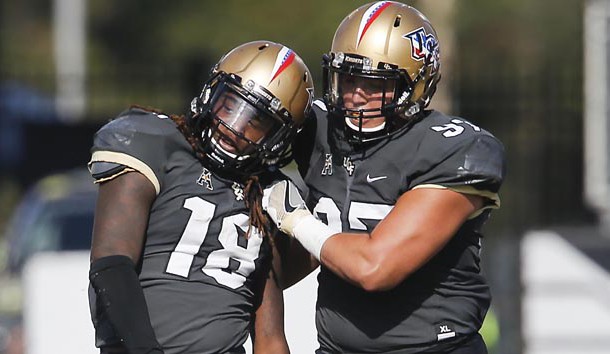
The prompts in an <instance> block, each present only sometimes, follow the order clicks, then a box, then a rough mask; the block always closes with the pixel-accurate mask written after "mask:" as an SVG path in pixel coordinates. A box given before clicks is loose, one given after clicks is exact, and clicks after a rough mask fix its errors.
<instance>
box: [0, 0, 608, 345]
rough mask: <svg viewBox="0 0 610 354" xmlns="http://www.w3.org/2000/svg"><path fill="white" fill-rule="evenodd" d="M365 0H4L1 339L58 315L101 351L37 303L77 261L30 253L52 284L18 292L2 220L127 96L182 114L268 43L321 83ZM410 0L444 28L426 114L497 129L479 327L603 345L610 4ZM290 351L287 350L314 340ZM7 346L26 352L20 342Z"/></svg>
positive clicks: (518, 338)
mask: <svg viewBox="0 0 610 354" xmlns="http://www.w3.org/2000/svg"><path fill="white" fill-rule="evenodd" d="M366 2H367V1H353V0H352V1H348V0H335V1H326V0H309V1H297V0H292V1H288V0H284V1H280V0H261V1H255V2H245V1H239V0H224V1H218V2H216V1H215V2H212V1H199V2H195V1H173V2H168V1H160V0H149V1H146V2H144V1H118V0H106V1H82V0H51V1H32V0H22V1H2V2H1V3H0V240H1V241H2V243H1V244H2V246H0V251H1V252H0V254H1V255H2V256H0V261H2V262H1V263H2V264H6V266H3V268H4V269H3V273H4V274H5V275H6V276H4V277H2V278H0V290H1V291H0V320H2V319H5V323H6V325H5V327H4V329H3V327H1V326H0V344H2V345H6V344H7V343H9V344H10V343H12V344H11V345H13V346H15V344H14V343H15V338H17V337H19V335H20V332H19V331H17V330H12V331H11V328H13V329H14V328H15V326H12V324H14V323H17V322H18V321H19V320H14V319H11V318H14V317H20V316H21V309H22V308H23V310H24V313H25V314H26V315H25V317H24V318H25V320H26V322H25V328H26V329H28V328H32V331H34V330H35V328H38V327H36V326H38V324H33V323H29V324H28V322H27V320H28V319H30V320H31V321H34V320H36V319H37V318H40V317H45V316H46V318H49V316H53V321H49V322H50V323H56V325H59V326H62V325H65V328H68V329H69V330H68V331H66V330H64V331H63V332H61V334H59V335H57V336H59V337H60V338H56V339H57V340H61V341H58V342H57V343H64V344H65V343H69V342H78V343H81V342H84V343H85V345H91V346H92V343H93V338H90V333H91V328H90V327H91V325H90V322H89V321H88V319H87V317H86V316H85V315H83V316H80V317H78V318H77V319H74V318H65V317H55V316H61V315H57V314H49V313H48V312H44V311H43V310H44V309H45V307H48V306H47V305H48V304H47V305H45V303H44V302H43V303H39V302H37V301H39V299H37V298H36V297H35V296H34V295H35V294H38V293H40V290H39V285H37V284H39V283H41V282H42V281H37V280H36V279H46V280H47V283H48V284H45V286H46V287H47V288H45V289H49V288H48V287H49V286H51V287H52V286H53V284H57V282H53V281H50V282H49V281H48V279H49V277H51V278H52V277H57V279H62V283H61V284H62V287H60V288H59V291H57V293H56V294H55V293H54V292H53V291H50V292H48V293H47V294H55V295H56V297H54V298H59V299H61V298H62V296H63V297H64V298H69V299H72V296H74V294H73V293H71V294H68V293H67V292H68V291H69V290H68V289H70V287H69V283H70V282H69V281H67V283H66V277H67V278H69V277H70V276H69V275H67V274H65V272H66V271H67V270H66V269H74V268H75V267H76V268H78V272H76V273H73V274H78V277H83V278H85V279H84V280H85V281H86V267H87V264H86V262H85V263H82V262H81V263H78V262H79V261H76V262H74V263H68V262H71V260H70V258H69V257H62V259H63V260H64V261H65V262H64V263H61V262H59V263H58V262H57V260H54V261H51V263H52V264H55V266H56V267H57V268H56V269H58V271H57V274H55V275H53V273H50V274H49V272H48V270H49V269H54V268H52V266H50V265H49V264H48V263H45V262H48V261H49V259H47V258H45V259H42V260H41V259H38V260H37V261H36V262H33V263H34V264H33V265H31V266H30V267H29V268H28V269H30V270H32V272H34V271H35V270H36V269H44V270H47V272H46V273H44V274H43V275H44V276H43V275H41V273H32V274H31V275H28V276H27V279H24V282H23V285H18V286H16V287H14V286H12V285H10V284H13V283H10V282H9V280H7V279H8V278H15V277H17V278H19V277H21V276H25V275H24V274H23V273H15V272H11V269H10V265H9V263H10V262H9V261H8V260H9V258H10V257H9V254H10V251H11V249H10V248H11V247H15V246H14V245H12V244H10V243H9V242H8V241H9V237H15V236H8V235H9V234H10V233H11V232H14V226H10V227H9V225H14V221H11V218H12V217H13V216H14V214H15V211H16V210H18V209H19V208H17V206H18V205H20V203H22V202H23V198H25V196H26V195H28V193H26V192H27V191H30V192H31V189H32V188H33V187H34V186H35V183H36V182H37V181H39V180H40V179H41V178H42V177H44V176H47V175H49V174H52V173H62V172H64V171H66V170H71V169H74V168H82V167H84V166H85V165H86V162H87V161H88V157H89V147H90V145H91V141H92V134H93V133H94V132H95V130H96V129H97V128H99V127H100V126H101V125H102V124H104V123H105V122H106V121H107V120H108V119H110V118H112V117H114V116H115V115H116V114H117V113H118V112H120V111H122V110H123V109H125V108H126V107H128V106H129V105H131V104H141V105H146V106H154V107H157V108H161V109H163V110H165V111H166V112H172V113H181V112H184V111H185V109H186V108H187V107H188V103H189V102H190V99H191V97H193V96H194V95H195V94H197V93H198V89H199V87H200V85H201V83H202V82H203V80H204V78H205V77H206V76H207V72H208V70H209V68H210V67H211V65H212V64H213V63H215V62H216V61H217V60H218V59H219V58H220V56H221V55H222V54H223V53H224V52H226V51H227V50H229V49H231V48H233V47H234V46H236V45H238V44H240V43H242V42H246V41H250V40H256V39H269V40H274V41H277V42H280V43H284V44H286V45H288V46H290V47H292V48H293V49H295V50H296V51H297V52H298V53H299V54H300V55H301V56H302V57H303V58H304V60H305V61H306V62H307V64H308V65H309V67H310V69H311V70H312V73H313V74H314V78H315V80H316V87H317V88H319V87H321V69H320V66H319V63H320V60H321V54H322V53H324V52H326V51H327V50H328V49H329V47H330V42H331V40H332V35H333V33H334V30H335V28H336V26H337V25H338V24H339V22H340V21H341V19H342V18H343V17H344V16H345V15H346V14H347V13H349V12H350V11H351V10H353V9H354V8H356V7H357V6H359V5H361V4H364V3H366ZM405 3H408V4H411V5H414V6H415V7H417V8H418V9H420V10H421V11H422V12H424V13H425V14H426V15H427V16H428V17H429V18H430V20H431V21H432V23H433V24H434V25H435V27H436V29H437V32H438V34H439V37H440V43H441V58H442V59H441V60H442V63H443V68H442V71H443V79H442V81H441V83H440V88H439V92H438V94H437V96H436V97H435V99H434V100H433V107H435V108H439V109H441V110H444V111H445V112H447V113H451V114H455V115H459V116H462V117H464V118H467V119H469V120H471V121H473V122H474V123H476V124H479V125H481V126H483V127H485V128H486V129H488V130H490V131H492V132H493V133H494V134H495V135H496V136H497V137H499V138H500V139H501V140H502V141H503V142H504V144H505V146H506V149H507V153H508V167H509V169H508V177H507V180H506V183H505V185H504V187H503V190H502V192H501V197H502V203H503V206H502V209H500V210H499V211H498V212H496V213H495V215H494V216H493V217H492V219H491V221H490V223H489V224H488V225H487V230H486V238H485V239H484V241H483V247H484V251H483V257H484V260H483V261H484V268H485V272H486V274H487V276H488V278H489V279H490V283H491V286H492V292H493V295H494V301H493V307H492V311H493V312H492V313H491V314H490V316H488V321H487V323H486V325H485V328H484V334H485V336H486V338H487V341H488V344H489V346H490V352H492V353H495V354H500V353H501V354H519V353H526V354H543V353H544V354H546V353H563V354H567V353H575V354H576V353H578V354H586V353H590V354H593V353H596V354H597V353H607V352H608V350H609V349H608V348H610V326H608V324H609V323H610V303H609V302H608V299H609V298H610V280H609V279H610V278H609V275H608V274H609V273H608V272H609V269H610V234H609V232H608V225H609V220H610V218H609V217H608V210H609V208H610V203H609V202H610V198H609V197H610V184H609V181H610V175H609V171H610V164H609V163H608V152H609V148H608V139H607V134H608V132H610V129H609V127H610V126H608V121H609V120H610V109H609V106H608V104H609V103H608V102H610V99H609V98H610V95H609V92H610V91H609V87H610V84H609V78H610V70H609V69H610V1H608V0H563V1H561V2H557V1H552V0H537V1H530V0H496V1H486V0H468V1H457V0H419V1H405ZM317 93H318V95H319V94H320V91H319V90H318V91H317ZM70 183H71V182H70ZM51 184H53V183H51ZM60 184H61V183H60ZM46 185H49V183H46ZM47 188H50V189H52V191H51V192H48V193H51V194H53V195H55V196H56V193H54V192H53V191H56V189H57V188H59V190H61V191H64V192H62V193H68V192H66V191H65V189H62V188H64V187H57V185H56V184H55V187H47ZM60 194H61V193H60ZM32 208H33V207H32ZM30 222H33V221H30ZM68 229H72V230H80V229H78V227H74V228H70V227H68ZM82 237H83V238H85V239H86V238H89V237H90V234H89V233H87V232H82ZM9 244H10V245H11V246H9ZM56 248H61V247H59V246H56ZM46 249H48V250H53V247H51V246H48V247H47V248H46ZM37 250H45V247H43V246H41V247H39V249H37ZM54 262H55V263H54ZM67 264H69V266H66V265H67ZM43 265H44V266H43ZM80 281H81V282H82V279H81V280H80ZM64 283H66V284H68V285H66V284H64ZM79 284H81V283H79ZM79 286H80V288H79V287H78V286H77V287H75V288H76V289H77V291H79V293H78V294H77V295H78V296H81V295H82V296H81V297H82V298H83V299H84V298H85V297H86V289H83V286H82V285H79ZM300 286H301V287H305V286H307V287H308V288H306V289H305V290H303V291H304V292H305V293H306V294H307V295H306V296H307V301H308V302H307V304H308V306H311V310H312V311H313V307H312V306H313V305H312V303H311V302H310V301H311V299H310V298H311V297H313V296H314V295H313V294H314V293H315V290H314V289H311V287H314V286H315V282H308V283H306V284H305V283H304V284H301V285H300ZM22 288H23V289H24V290H25V291H26V292H25V293H23V292H22V291H21V289H22ZM297 290H298V289H297ZM27 291H30V293H27ZM289 291H291V292H290V293H287V295H288V298H287V304H288V306H289V308H288V309H287V316H288V318H287V322H289V321H294V320H295V317H298V316H306V317H307V316H310V317H311V318H313V313H308V314H302V313H298V314H297V313H296V312H291V311H292V310H291V308H290V306H293V304H294V306H296V307H299V303H301V304H302V302H301V300H299V298H296V297H290V296H293V295H292V294H295V293H296V292H297V291H296V290H289ZM62 294H63V295H62ZM55 295H54V296H55ZM294 296H297V295H294ZM299 296H302V295H299ZM28 309H29V310H28ZM34 309H35V310H34ZM39 310H40V311H41V313H42V315H40V316H37V314H38V312H37V311H39ZM80 310H83V308H81V307H78V308H77V309H76V308H75V309H74V311H80ZM291 316H292V317H291ZM7 318H8V319H7ZM309 320H310V318H309V317H307V321H309ZM15 321H17V322H15ZM62 321H63V323H62ZM68 321H70V323H67V322H68ZM11 326H12V327H11ZM28 326H30V327H28ZM51 326H52V325H51ZM287 330H288V331H290V333H289V335H290V336H291V337H290V338H289V340H292V338H297V339H298V338H299V333H298V331H297V330H296V329H295V330H294V332H292V331H293V328H292V327H291V325H287ZM44 331H45V330H44V325H43V327H42V329H41V330H40V332H44ZM305 332H307V333H306V334H304V333H305ZM37 333H38V332H37ZM306 336H312V334H311V332H308V331H307V330H303V332H302V335H301V336H300V338H301V339H302V338H303V337H306ZM22 338H25V340H24V341H23V344H24V346H25V353H29V354H34V353H50V352H53V353H54V352H62V353H67V354H70V353H69V351H68V350H67V349H66V348H68V347H66V348H64V349H57V350H54V349H49V347H46V348H45V349H43V351H36V350H38V349H36V348H38V347H39V346H40V343H39V342H37V341H41V340H42V339H41V338H38V337H36V336H34V335H28V334H27V331H26V332H24V334H23V337H22ZM75 338H78V340H75ZM307 338H308V339H309V338H312V339H311V340H314V339H315V337H307ZM297 339H294V340H295V341H296V340H297ZM292 343H293V348H292V349H293V352H294V353H299V352H301V351H302V352H307V351H305V350H304V349H303V348H305V347H308V348H309V347H312V348H313V347H314V346H315V343H310V344H300V343H297V342H292ZM295 343H296V344H295ZM3 350H4V353H6V354H23V350H22V348H16V349H15V347H13V348H12V349H7V348H2V349H0V353H3ZM44 350H46V351H44ZM300 350H301V351H300ZM309 352H311V351H309ZM74 353H83V351H74Z"/></svg>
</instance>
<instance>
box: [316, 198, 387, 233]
mask: <svg viewBox="0 0 610 354" xmlns="http://www.w3.org/2000/svg"><path fill="white" fill-rule="evenodd" d="M392 208H393V206H392V205H387V204H373V203H361V202H351V203H350V206H349V212H348V217H347V220H348V221H349V227H350V229H351V230H362V231H366V225H365V224H364V223H363V222H362V221H361V219H369V220H382V219H383V218H385V217H386V215H388V214H389V213H390V210H392ZM313 212H314V215H315V216H316V217H317V218H318V219H321V217H320V216H321V215H322V214H324V215H325V216H326V220H327V223H328V226H329V227H330V228H331V230H332V231H334V232H337V233H338V232H342V231H343V230H342V229H341V228H342V227H341V211H340V210H339V208H338V207H337V204H336V203H335V201H334V200H332V199H331V198H328V197H322V198H320V200H318V204H316V207H315V208H314V209H313Z"/></svg>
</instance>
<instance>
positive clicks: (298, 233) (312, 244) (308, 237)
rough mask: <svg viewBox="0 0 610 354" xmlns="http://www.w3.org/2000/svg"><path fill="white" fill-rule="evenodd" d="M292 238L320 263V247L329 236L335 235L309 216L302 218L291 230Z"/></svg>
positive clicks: (327, 227) (326, 226) (313, 217)
mask: <svg viewBox="0 0 610 354" xmlns="http://www.w3.org/2000/svg"><path fill="white" fill-rule="evenodd" d="M292 232H293V236H294V238H296V239H297V240H299V242H300V243H301V245H303V247H304V248H305V249H306V250H307V251H308V252H309V253H311V254H312V255H313V256H314V257H316V259H317V260H318V261H320V253H321V252H322V246H324V243H325V242H326V240H328V239H329V238H330V237H331V236H333V235H335V234H337V233H336V232H334V231H332V230H331V229H330V227H329V226H328V225H326V224H324V223H323V222H321V221H320V220H318V219H316V218H315V216H313V215H311V214H309V215H307V216H305V217H303V218H301V220H300V221H299V222H298V223H297V224H296V225H295V226H294V228H293V229H292Z"/></svg>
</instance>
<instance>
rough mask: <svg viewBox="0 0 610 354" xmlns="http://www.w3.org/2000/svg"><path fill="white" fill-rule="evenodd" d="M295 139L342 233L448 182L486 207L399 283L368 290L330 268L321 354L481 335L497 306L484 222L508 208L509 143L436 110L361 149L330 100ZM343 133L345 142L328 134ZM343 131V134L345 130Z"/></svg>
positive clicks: (319, 200) (317, 207)
mask: <svg viewBox="0 0 610 354" xmlns="http://www.w3.org/2000/svg"><path fill="white" fill-rule="evenodd" d="M311 118H312V119H310V120H309V121H308V123H307V125H306V127H305V128H304V129H303V130H302V132H301V134H300V136H299V137H298V140H297V141H296V142H295V144H294V148H295V158H297V163H298V164H299V169H300V170H301V171H302V172H304V175H303V179H304V181H305V183H306V184H307V187H308V188H309V194H308V198H307V203H308V206H309V208H310V210H313V212H314V214H315V215H316V216H317V217H318V218H319V219H321V220H322V221H323V222H325V223H326V224H327V225H328V226H330V227H331V228H332V229H333V230H334V231H336V232H359V231H360V232H369V233H370V232H371V231H372V230H373V229H374V228H375V226H376V225H377V224H378V222H379V221H380V220H381V219H383V218H384V217H385V216H386V215H387V214H388V213H389V212H390V211H391V209H392V208H393V206H394V204H395V203H396V201H397V200H398V198H399V197H400V196H401V195H402V194H403V193H405V192H407V191H409V190H412V189H414V188H422V187H427V188H449V189H454V190H456V191H460V192H463V193H471V194H477V195H481V196H483V197H485V199H486V201H487V204H486V206H485V208H483V209H482V210H479V211H478V212H477V213H476V214H475V215H472V217H471V218H470V219H469V220H468V221H467V222H466V223H465V224H464V225H463V226H462V227H461V229H460V230H459V231H458V232H457V233H456V235H454V236H453V237H452V239H451V241H450V242H449V243H448V244H447V245H446V246H445V247H444V248H443V249H442V250H441V251H440V252H439V253H438V254H437V255H436V256H435V257H434V258H432V259H431V260H430V261H429V262H428V263H427V264H426V265H424V266H423V267H422V268H420V269H419V270H418V271H416V272H415V273H413V274H412V275H411V276H409V277H408V278H407V279H406V280H404V281H403V282H402V283H401V284H399V285H398V286H397V287H396V288H394V289H392V290H390V291H384V292H366V291H364V290H363V289H361V288H359V287H356V286H353V285H351V284H349V283H347V282H346V281H344V280H342V279H341V278H339V277H338V276H336V275H335V274H333V273H332V272H330V271H329V270H328V269H327V268H325V267H322V268H321V271H320V274H319V276H318V283H319V287H318V301H317V306H316V327H317V330H318V340H319V342H320V348H321V349H320V352H322V353H330V352H332V353H334V352H341V353H412V352H419V351H421V350H422V349H425V348H433V347H434V346H436V345H442V342H443V340H446V339H449V338H454V337H457V336H461V335H467V334H470V333H474V332H477V331H478V330H479V328H480V326H481V324H482V321H483V318H484V317H485V314H486V312H487V309H488V307H489V304H490V292H489V288H488V285H487V283H486V281H485V279H484V277H483V276H482V275H481V273H480V268H479V262H480V254H479V252H480V249H481V245H480V237H481V234H480V228H481V226H482V225H483V223H484V222H485V220H486V219H487V217H488V215H489V212H490V209H493V208H497V207H499V203H500V201H499V198H498V195H497V193H498V190H499V188H500V185H501V183H502V180H503V178H504V173H505V171H504V170H505V167H504V149H503V146H502V144H501V143H500V142H499V141H498V140H497V139H496V138H495V137H494V136H492V135H491V134H490V133H488V132H486V131H484V130H483V129H481V128H479V127H478V126H476V125H474V124H472V123H470V122H468V121H466V120H464V119H462V118H457V117H450V116H446V115H444V114H441V113H439V112H436V111H431V112H429V114H428V115H427V116H426V117H425V118H423V119H422V120H421V121H419V122H417V123H415V124H414V125H413V126H412V127H411V128H409V129H406V130H405V131H404V132H400V133H398V134H396V135H394V136H392V138H390V139H386V140H384V141H380V142H377V143H374V144H371V145H370V146H367V147H366V148H364V149H360V150H355V149H354V148H350V147H349V146H348V145H347V143H345V142H344V141H342V139H341V138H340V137H341V132H339V131H335V130H333V129H332V128H330V127H329V124H328V120H329V119H341V118H333V117H332V116H330V115H328V113H327V112H326V110H325V107H324V105H323V103H322V102H320V101H316V104H315V105H314V110H313V116H312V117H311ZM333 134H335V136H339V141H335V140H333V139H329V137H330V136H331V135H333ZM337 134H338V135H337Z"/></svg>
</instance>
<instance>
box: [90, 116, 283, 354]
mask: <svg viewBox="0 0 610 354" xmlns="http://www.w3.org/2000/svg"><path fill="white" fill-rule="evenodd" d="M108 162H110V163H114V164H119V165H124V166H127V167H128V169H129V170H136V171H139V172H140V173H142V174H144V175H145V176H146V177H148V179H149V180H150V182H151V183H152V184H153V185H154V186H155V189H156V191H157V197H156V199H155V201H154V203H153V205H152V207H151V210H150V216H149V221H148V228H147V231H146V240H145V247H144V250H143V254H142V262H141V271H140V282H141V285H142V288H143V290H144V294H145V297H146V301H147V305H148V310H149V313H150V319H151V322H152V326H153V328H154V331H155V334H156V336H157V339H158V341H159V343H160V344H161V345H162V346H163V349H164V352H165V353H166V354H178V353H181V354H185V353H193V354H195V353H197V354H201V353H224V352H228V351H232V350H236V348H237V350H239V349H241V347H242V345H243V343H244V342H245V341H246V339H247V336H248V326H249V321H250V319H251V315H252V312H253V310H254V306H255V302H256V301H257V299H256V295H257V292H256V288H257V287H258V286H260V283H259V281H258V280H260V279H261V276H263V275H266V274H267V272H268V271H269V266H270V257H271V249H270V245H269V243H268V240H267V238H262V237H261V235H260V234H259V233H258V231H257V230H256V229H254V230H253V232H251V234H250V236H249V237H246V232H247V230H248V225H249V218H248V209H247V208H246V206H245V202H244V190H243V189H244V186H243V185H241V184H239V183H237V182H234V181H232V180H228V179H224V178H222V177H219V176H217V175H216V174H215V173H214V172H213V171H210V170H208V169H206V168H205V167H203V166H202V164H201V163H200V162H199V160H197V159H196V157H195V155H194V153H193V150H192V148H191V146H190V145H189V144H188V142H187V141H186V139H185V138H184V136H183V135H182V133H181V132H180V131H179V130H178V129H177V125H176V124H175V123H174V122H173V121H172V120H171V119H170V118H168V117H167V116H164V115H159V114H153V113H150V112H147V111H143V110H138V109H132V110H129V111H127V112H125V113H123V114H122V115H120V116H119V117H118V118H117V119H115V120H113V121H111V122H109V123H108V124H106V125H105V126H103V127H102V128H101V129H100V130H99V131H98V132H97V133H96V135H95V138H94V145H93V148H92V159H91V164H96V163H108ZM115 176H116V174H115V175H110V176H102V177H101V176H94V177H97V179H98V181H103V180H105V179H109V178H113V177H115ZM263 187H264V186H263ZM93 301H94V300H93Z"/></svg>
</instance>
